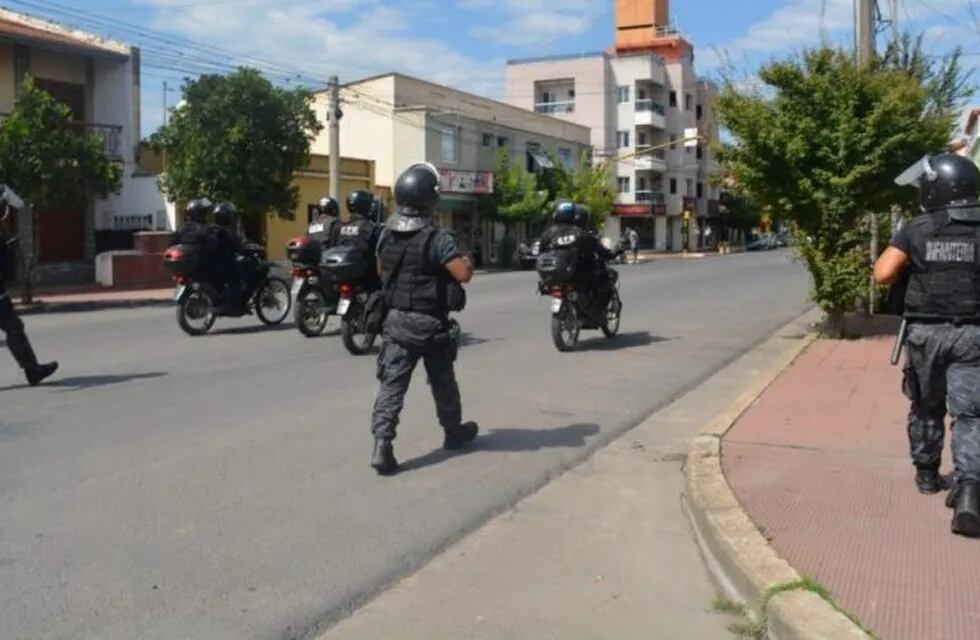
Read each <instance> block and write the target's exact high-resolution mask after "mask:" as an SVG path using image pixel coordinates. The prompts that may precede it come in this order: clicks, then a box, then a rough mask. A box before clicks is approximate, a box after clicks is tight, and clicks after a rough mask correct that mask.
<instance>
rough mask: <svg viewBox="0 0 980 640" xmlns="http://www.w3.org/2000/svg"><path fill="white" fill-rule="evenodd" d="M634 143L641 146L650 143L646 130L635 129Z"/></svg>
mask: <svg viewBox="0 0 980 640" xmlns="http://www.w3.org/2000/svg"><path fill="white" fill-rule="evenodd" d="M636 144H637V145H639V146H641V147H645V146H647V145H648V144H650V136H648V135H647V132H646V131H637V133H636Z"/></svg>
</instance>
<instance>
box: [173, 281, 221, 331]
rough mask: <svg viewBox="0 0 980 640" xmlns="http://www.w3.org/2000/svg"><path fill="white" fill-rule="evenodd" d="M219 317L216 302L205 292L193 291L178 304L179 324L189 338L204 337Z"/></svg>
mask: <svg viewBox="0 0 980 640" xmlns="http://www.w3.org/2000/svg"><path fill="white" fill-rule="evenodd" d="M217 317H218V314H217V311H216V310H215V306H214V300H212V299H211V296H210V295H208V294H207V293H206V292H205V291H201V290H197V291H191V292H190V293H188V294H187V295H186V296H184V298H183V299H182V300H181V301H180V302H179V303H178V304H177V324H178V325H179V326H180V328H181V329H182V330H183V331H184V333H186V334H187V335H189V336H203V335H204V334H206V333H207V332H208V331H210V330H211V327H213V326H214V321H215V319H216V318H217Z"/></svg>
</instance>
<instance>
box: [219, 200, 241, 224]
mask: <svg viewBox="0 0 980 640" xmlns="http://www.w3.org/2000/svg"><path fill="white" fill-rule="evenodd" d="M237 217H238V209H237V208H235V205H233V204H232V203H230V202H221V203H219V204H217V205H215V207H214V223H215V224H216V225H219V226H222V227H230V226H233V225H234V224H235V219H236V218H237Z"/></svg>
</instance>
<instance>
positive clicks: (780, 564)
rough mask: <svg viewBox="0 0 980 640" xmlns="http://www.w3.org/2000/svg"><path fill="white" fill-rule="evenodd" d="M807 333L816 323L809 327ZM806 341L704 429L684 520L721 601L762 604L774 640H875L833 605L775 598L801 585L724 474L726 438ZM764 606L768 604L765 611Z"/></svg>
mask: <svg viewBox="0 0 980 640" xmlns="http://www.w3.org/2000/svg"><path fill="white" fill-rule="evenodd" d="M804 318H805V319H807V320H811V319H814V320H815V319H816V316H815V315H814V312H812V311H811V312H809V313H808V314H806V315H805V316H804V317H803V318H800V319H797V320H794V321H793V322H791V323H790V324H789V325H787V326H786V327H784V329H782V330H781V331H778V332H777V333H776V335H775V336H774V337H773V338H772V339H771V341H778V340H779V339H780V336H781V335H782V334H785V332H786V331H787V330H792V329H793V328H795V327H799V326H800V325H801V320H802V319H804ZM806 324H807V325H808V326H809V325H812V322H807V323H806ZM807 331H808V333H807V335H806V337H805V338H804V339H802V340H797V341H794V342H793V343H792V344H790V345H789V346H787V347H785V348H783V350H782V351H781V352H780V353H778V355H777V356H776V357H775V359H774V360H773V361H772V364H771V365H770V366H769V367H768V368H767V369H764V370H761V371H759V372H758V374H757V375H756V376H755V378H754V379H753V380H752V382H751V383H750V384H749V385H748V386H747V388H746V390H745V392H744V393H742V394H741V395H740V396H739V397H738V398H737V399H736V400H735V401H734V402H733V403H732V405H731V406H730V407H729V408H728V409H727V410H726V411H724V412H723V413H722V414H720V415H719V416H718V417H716V418H715V419H714V420H712V421H711V422H710V423H708V424H707V425H705V427H704V429H703V430H702V432H701V435H699V436H698V437H697V438H695V440H694V442H693V443H692V445H691V450H690V453H689V455H688V458H687V463H686V465H685V472H686V474H687V487H686V493H685V495H684V496H683V504H684V507H685V513H686V514H687V516H688V519H689V520H690V522H691V526H692V528H693V531H694V536H695V539H696V540H697V543H698V546H699V547H700V549H701V553H702V555H703V556H704V559H705V564H706V565H707V567H708V570H709V572H710V573H711V575H712V577H713V578H714V579H715V581H716V582H717V584H718V585H719V588H720V589H721V591H722V593H723V595H724V596H725V597H726V598H728V599H730V600H733V601H736V602H739V603H743V604H745V605H746V606H747V607H748V608H749V612H750V615H752V607H753V606H757V605H759V604H761V605H762V606H763V607H764V611H761V612H759V611H757V612H755V613H754V615H756V616H758V615H759V614H760V613H761V614H763V615H764V616H765V618H766V621H767V630H768V635H769V637H770V638H774V639H776V640H791V639H792V640H795V639H800V640H818V639H826V638H835V639H838V638H840V639H845V640H847V639H854V640H857V639H865V640H866V639H867V638H869V637H870V636H869V635H868V634H867V633H866V632H865V631H864V630H863V629H861V628H860V627H859V626H858V625H856V624H855V623H854V622H852V621H851V620H850V619H849V618H848V617H847V616H845V615H844V614H843V613H841V612H840V611H839V610H838V609H837V608H835V607H834V605H833V604H831V603H830V602H828V601H827V600H825V599H824V598H822V597H821V596H819V595H818V594H816V593H813V592H811V591H806V590H799V589H797V590H790V591H778V592H777V593H775V595H771V596H769V595H768V594H770V593H772V592H773V590H778V589H779V587H781V586H783V585H788V584H793V583H797V582H800V581H801V580H802V577H801V576H800V574H799V573H798V572H797V571H796V570H795V569H794V568H793V567H791V566H790V565H789V564H788V563H787V562H786V561H785V560H784V559H783V558H781V557H780V556H779V554H778V553H776V551H775V549H773V547H772V545H770V544H769V542H768V541H767V540H766V538H765V537H764V536H763V535H762V533H761V532H760V531H759V529H758V528H757V527H756V526H755V524H754V523H753V522H752V519H751V518H750V517H749V515H748V513H746V512H745V510H744V509H743V508H742V506H741V504H739V501H738V498H737V497H736V496H735V494H734V492H733V491H732V489H731V487H730V486H729V484H728V481H727V479H726V478H725V476H724V473H723V471H722V467H721V438H722V437H723V436H724V435H725V433H727V432H728V430H729V429H730V428H731V427H732V425H733V424H734V423H735V422H736V420H737V419H738V418H739V416H741V415H742V414H743V413H744V412H745V410H746V409H748V408H749V407H750V406H751V405H752V404H753V403H754V402H755V400H756V399H757V398H758V397H759V396H760V395H761V394H762V393H763V392H764V391H765V390H766V388H768V387H769V385H770V384H771V383H772V382H773V380H775V379H776V378H777V377H778V376H779V374H780V373H782V372H783V371H784V370H785V369H786V368H787V367H788V366H790V365H791V364H792V363H793V361H794V360H796V358H797V357H799V355H800V354H802V353H803V352H804V351H805V350H806V349H807V348H808V347H809V346H810V345H811V344H812V343H813V341H814V340H815V339H816V332H815V331H814V330H813V329H812V328H808V329H807ZM760 599H761V600H762V601H763V602H761V603H760Z"/></svg>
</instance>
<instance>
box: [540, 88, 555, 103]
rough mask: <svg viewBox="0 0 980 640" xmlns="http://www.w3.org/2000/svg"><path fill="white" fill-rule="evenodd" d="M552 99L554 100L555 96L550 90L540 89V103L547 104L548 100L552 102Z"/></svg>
mask: <svg viewBox="0 0 980 640" xmlns="http://www.w3.org/2000/svg"><path fill="white" fill-rule="evenodd" d="M554 101H555V96H553V95H552V94H551V92H550V91H542V92H541V103H542V104H547V103H549V102H554Z"/></svg>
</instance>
